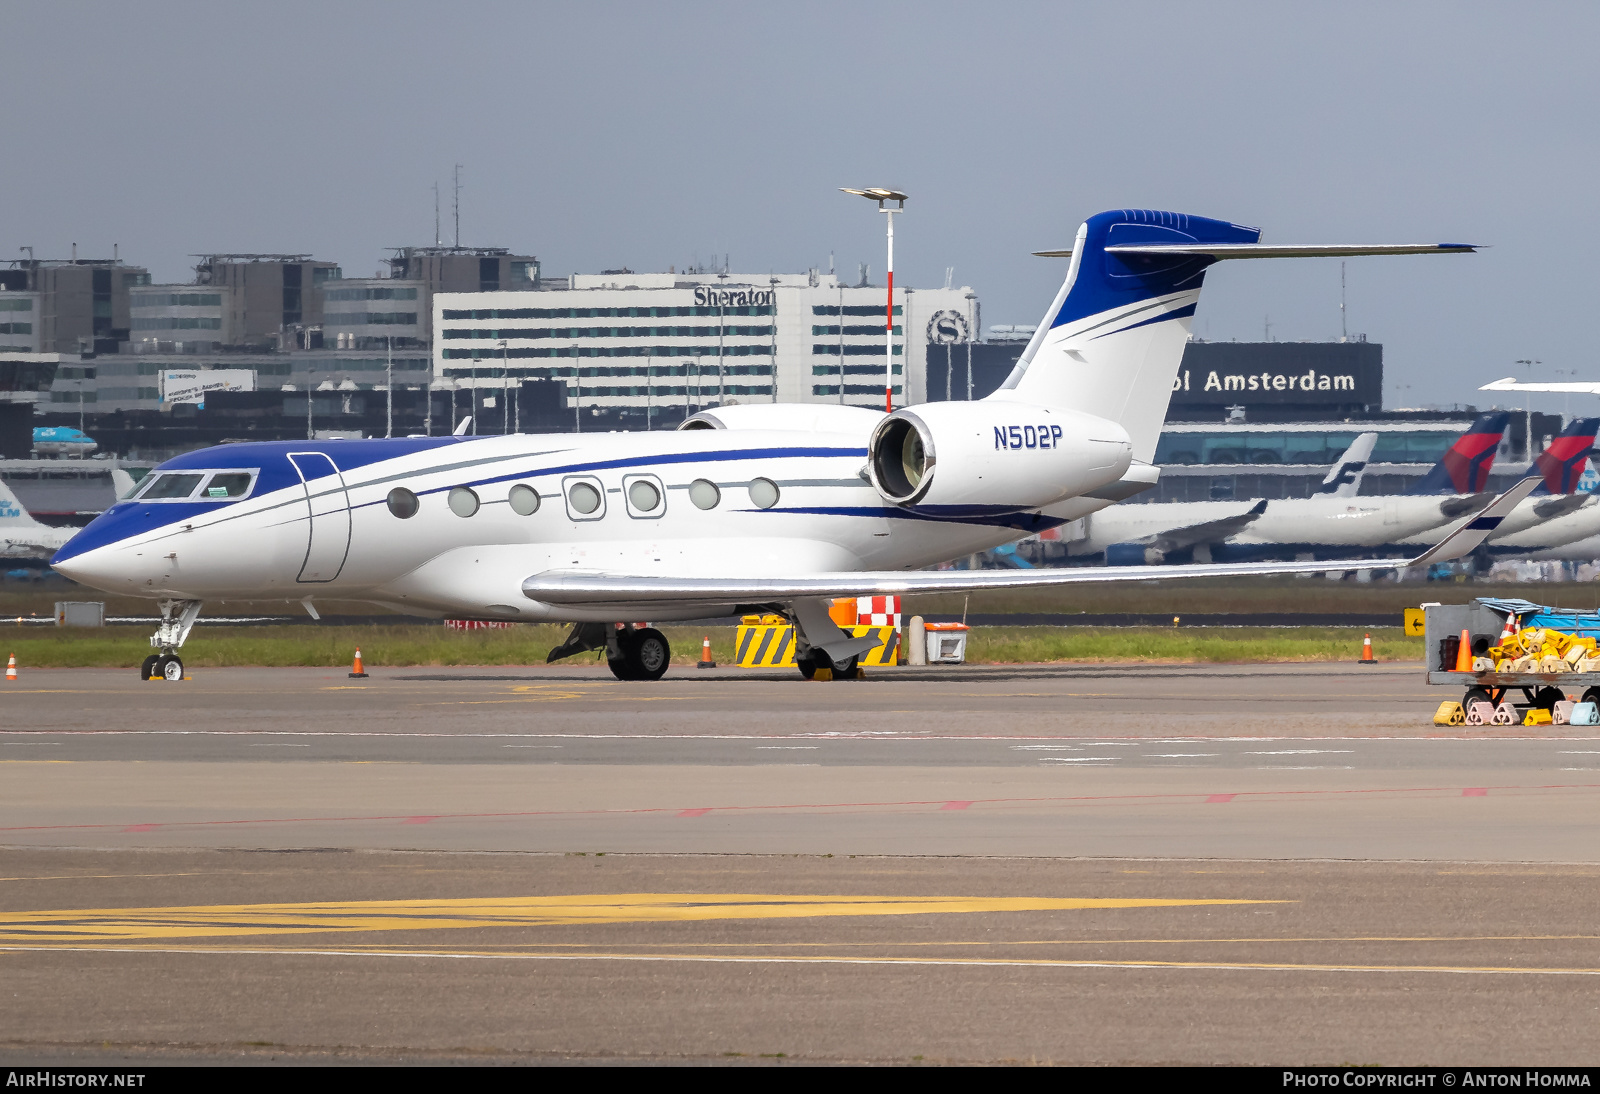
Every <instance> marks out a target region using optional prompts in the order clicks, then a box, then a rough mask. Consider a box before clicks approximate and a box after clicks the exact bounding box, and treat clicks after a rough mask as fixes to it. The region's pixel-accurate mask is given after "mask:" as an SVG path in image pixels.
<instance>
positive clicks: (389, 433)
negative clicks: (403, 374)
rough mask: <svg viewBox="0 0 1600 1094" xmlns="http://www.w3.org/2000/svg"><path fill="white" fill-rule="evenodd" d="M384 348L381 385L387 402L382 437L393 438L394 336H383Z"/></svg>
mask: <svg viewBox="0 0 1600 1094" xmlns="http://www.w3.org/2000/svg"><path fill="white" fill-rule="evenodd" d="M383 341H384V348H385V350H386V351H387V352H386V354H385V356H384V360H383V383H384V389H385V394H386V395H388V396H389V401H388V402H387V403H385V404H384V420H383V435H384V436H385V437H393V436H394V336H393V335H389V334H386V335H384V336H383Z"/></svg>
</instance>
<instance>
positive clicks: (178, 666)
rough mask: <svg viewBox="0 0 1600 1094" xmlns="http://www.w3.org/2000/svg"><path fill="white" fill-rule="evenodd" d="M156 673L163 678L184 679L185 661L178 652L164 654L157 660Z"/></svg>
mask: <svg viewBox="0 0 1600 1094" xmlns="http://www.w3.org/2000/svg"><path fill="white" fill-rule="evenodd" d="M156 673H157V674H158V675H159V676H160V677H161V679H163V680H182V679H183V662H182V661H181V660H180V659H179V658H178V656H177V655H176V654H171V653H168V654H163V655H162V656H161V657H160V658H159V659H157V661H156Z"/></svg>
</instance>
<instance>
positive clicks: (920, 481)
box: [867, 400, 1133, 516]
mask: <svg viewBox="0 0 1600 1094" xmlns="http://www.w3.org/2000/svg"><path fill="white" fill-rule="evenodd" d="M1132 460H1133V445H1132V442H1130V441H1129V439H1128V432H1127V430H1125V429H1123V428H1122V426H1120V425H1118V424H1117V423H1116V422H1112V421H1108V420H1106V419H1105V418H1099V417H1095V416H1094V415H1092V414H1083V413H1080V412H1078V411H1074V410H1058V409H1055V408H1051V407H1041V406H1032V405H1029V404H1026V403H1011V402H1001V401H998V400H997V401H990V400H984V401H982V402H973V403H965V402H949V403H924V404H922V405H921V406H918V407H916V408H915V409H910V410H897V411H895V412H894V413H893V414H890V415H889V416H888V417H886V418H885V419H884V420H883V421H881V422H880V423H879V424H878V427H877V428H876V429H875V430H873V433H872V440H871V442H870V444H869V446H868V450H867V473H868V475H870V476H871V479H872V485H873V486H875V487H877V488H878V492H879V493H880V494H882V495H883V496H884V497H885V498H886V499H888V500H889V501H891V502H893V503H894V504H896V505H900V506H904V507H905V508H907V509H911V510H914V511H918V512H925V513H928V514H929V515H932V516H975V515H982V514H1003V513H1021V512H1027V511H1029V510H1032V509H1038V508H1041V507H1043V506H1046V505H1050V504H1052V503H1054V502H1058V501H1061V500H1063V499H1065V498H1072V497H1078V496H1080V495H1082V494H1087V493H1088V492H1089V491H1091V490H1095V489H1098V488H1099V487H1102V486H1106V485H1108V484H1109V483H1113V482H1116V481H1117V480H1118V479H1120V478H1121V477H1122V475H1123V473H1124V472H1126V471H1127V470H1128V465H1129V464H1130V463H1131V462H1132Z"/></svg>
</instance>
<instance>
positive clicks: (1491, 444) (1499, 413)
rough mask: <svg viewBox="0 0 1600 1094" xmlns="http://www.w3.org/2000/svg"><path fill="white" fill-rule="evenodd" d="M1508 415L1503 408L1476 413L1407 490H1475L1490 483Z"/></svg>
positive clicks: (1434, 491) (1428, 491)
mask: <svg viewBox="0 0 1600 1094" xmlns="http://www.w3.org/2000/svg"><path fill="white" fill-rule="evenodd" d="M1510 420H1511V415H1510V414H1509V413H1508V412H1506V411H1504V410H1496V411H1491V412H1490V413H1488V414H1482V415H1479V416H1478V420H1477V421H1475V422H1473V423H1472V427H1471V428H1470V429H1468V430H1467V431H1466V432H1465V433H1463V434H1461V436H1460V437H1457V438H1456V443H1455V444H1453V445H1451V446H1450V450H1449V451H1448V452H1446V453H1445V454H1444V456H1443V457H1442V458H1441V459H1440V460H1439V462H1438V463H1436V464H1434V465H1433V469H1432V470H1430V471H1429V472H1428V473H1427V474H1426V475H1424V476H1423V477H1422V478H1420V479H1418V480H1417V481H1416V482H1415V483H1413V484H1412V485H1411V489H1409V490H1407V491H1406V493H1408V494H1477V493H1480V492H1481V491H1483V490H1484V489H1485V488H1486V487H1487V485H1488V483H1489V472H1490V471H1491V470H1493V469H1494V456H1495V452H1496V451H1497V450H1498V449H1499V447H1500V438H1501V437H1502V436H1503V435H1504V434H1505V431H1506V423H1507V422H1508V421H1510Z"/></svg>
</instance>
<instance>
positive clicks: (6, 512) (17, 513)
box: [0, 482, 43, 528]
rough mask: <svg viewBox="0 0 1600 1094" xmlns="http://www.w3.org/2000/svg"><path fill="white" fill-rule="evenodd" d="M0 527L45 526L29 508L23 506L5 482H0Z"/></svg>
mask: <svg viewBox="0 0 1600 1094" xmlns="http://www.w3.org/2000/svg"><path fill="white" fill-rule="evenodd" d="M0 527H4V528H40V527H43V526H42V525H41V524H40V523H39V522H38V521H36V520H34V519H33V516H32V515H31V514H30V513H29V512H28V510H27V509H25V508H23V505H22V503H21V502H20V501H18V500H17V496H16V495H15V494H13V493H12V492H11V488H10V487H8V486H7V485H6V484H5V483H4V482H0Z"/></svg>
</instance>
